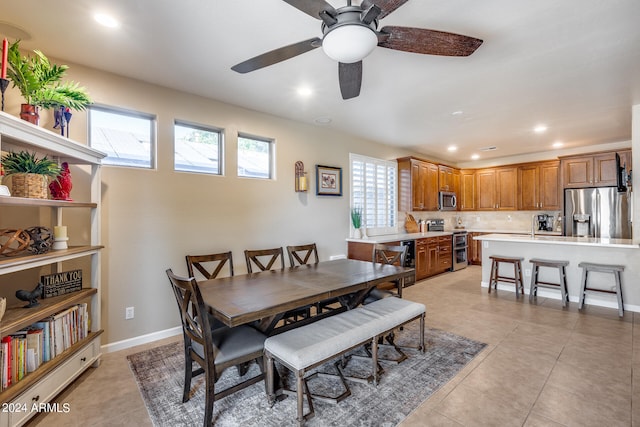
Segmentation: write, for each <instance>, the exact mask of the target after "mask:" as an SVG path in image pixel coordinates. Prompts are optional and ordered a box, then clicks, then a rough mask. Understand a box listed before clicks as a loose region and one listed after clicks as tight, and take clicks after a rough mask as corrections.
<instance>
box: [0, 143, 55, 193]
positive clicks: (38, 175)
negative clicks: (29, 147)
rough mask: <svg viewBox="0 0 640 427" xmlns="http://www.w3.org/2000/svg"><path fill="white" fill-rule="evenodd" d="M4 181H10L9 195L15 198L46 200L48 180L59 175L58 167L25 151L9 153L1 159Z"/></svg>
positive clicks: (45, 157) (44, 158)
mask: <svg viewBox="0 0 640 427" xmlns="http://www.w3.org/2000/svg"><path fill="white" fill-rule="evenodd" d="M2 167H3V169H4V172H5V174H6V176H5V179H9V180H11V194H12V195H13V196H16V197H28V198H33V199H47V198H48V194H47V188H48V186H49V179H50V178H55V177H57V176H58V174H59V173H60V166H58V164H57V163H56V162H55V161H53V160H51V159H48V158H47V156H44V157H42V158H41V159H38V158H36V156H35V154H33V153H28V152H26V151H20V152H19V153H15V152H11V153H8V154H5V155H4V156H3V157H2Z"/></svg>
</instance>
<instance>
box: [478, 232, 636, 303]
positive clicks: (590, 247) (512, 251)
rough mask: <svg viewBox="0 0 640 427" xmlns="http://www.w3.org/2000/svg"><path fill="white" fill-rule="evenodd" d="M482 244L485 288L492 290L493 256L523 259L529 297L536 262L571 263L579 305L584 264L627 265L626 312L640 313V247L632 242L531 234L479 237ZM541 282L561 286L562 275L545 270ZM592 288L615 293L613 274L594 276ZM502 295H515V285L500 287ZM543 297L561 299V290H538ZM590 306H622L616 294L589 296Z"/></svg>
mask: <svg viewBox="0 0 640 427" xmlns="http://www.w3.org/2000/svg"><path fill="white" fill-rule="evenodd" d="M476 240H479V241H481V242H482V282H481V286H482V287H484V288H487V287H488V286H489V277H490V273H491V260H490V259H489V257H490V256H491V255H506V256H517V257H523V258H524V262H523V263H522V269H523V271H524V273H525V274H524V276H525V277H524V282H525V283H524V285H525V293H526V294H527V295H528V294H529V287H530V283H531V269H532V267H531V263H530V262H529V260H530V259H532V258H543V259H551V260H565V261H569V265H568V267H567V287H568V291H569V301H570V302H571V303H576V304H577V303H578V301H579V293H580V282H581V280H582V269H581V268H579V267H578V264H580V263H581V262H593V263H601V264H619V265H624V266H625V270H624V272H623V273H622V295H623V301H624V309H625V310H628V311H637V312H640V287H639V286H638V283H637V278H638V277H640V262H638V260H639V259H640V244H638V242H634V241H632V240H630V239H601V238H592V237H565V236H534V237H532V236H531V235H530V234H521V235H518V234H486V235H482V236H478V237H476ZM508 267H510V266H506V265H504V266H503V267H501V273H502V274H505V273H506V274H507V275H509V274H510V269H509V268H508ZM539 278H540V280H544V281H551V282H558V272H557V270H555V269H549V268H541V269H540V276H539ZM589 285H590V286H591V285H595V287H601V288H603V289H611V288H612V287H613V286H614V280H613V276H612V275H611V274H603V273H590V274H589ZM498 290H499V291H505V290H506V291H511V292H514V291H515V287H514V286H513V284H508V283H499V284H498ZM538 296H539V297H547V298H554V299H558V300H559V299H560V290H559V289H558V290H555V289H545V288H539V289H538ZM585 303H586V304H588V305H589V304H590V305H599V306H603V307H612V308H617V307H618V303H617V301H616V296H615V295H614V294H611V295H609V294H603V293H592V292H587V296H586V299H585Z"/></svg>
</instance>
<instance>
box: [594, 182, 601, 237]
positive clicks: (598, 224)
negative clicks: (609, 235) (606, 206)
mask: <svg viewBox="0 0 640 427" xmlns="http://www.w3.org/2000/svg"><path fill="white" fill-rule="evenodd" d="M600 203H601V200H600V191H598V190H596V208H595V209H594V210H595V212H594V214H595V220H594V223H595V230H594V233H593V237H601V236H602V233H601V232H602V230H601V229H600V227H602V224H601V220H600V214H601V212H600V209H601V205H600Z"/></svg>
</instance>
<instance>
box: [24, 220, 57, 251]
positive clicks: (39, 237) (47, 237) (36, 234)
mask: <svg viewBox="0 0 640 427" xmlns="http://www.w3.org/2000/svg"><path fill="white" fill-rule="evenodd" d="M25 231H26V232H27V233H29V237H31V244H30V245H29V251H30V252H32V253H34V254H43V253H45V252H48V251H49V249H51V245H52V244H53V232H52V231H51V229H50V228H47V227H39V226H36V227H31V228H27V229H26V230H25Z"/></svg>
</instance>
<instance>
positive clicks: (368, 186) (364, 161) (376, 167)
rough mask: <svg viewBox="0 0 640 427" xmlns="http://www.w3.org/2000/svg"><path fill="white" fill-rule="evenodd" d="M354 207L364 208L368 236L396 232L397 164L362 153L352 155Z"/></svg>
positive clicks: (352, 197) (352, 202) (352, 201)
mask: <svg viewBox="0 0 640 427" xmlns="http://www.w3.org/2000/svg"><path fill="white" fill-rule="evenodd" d="M349 163H350V165H351V207H352V208H355V207H360V208H362V212H363V215H362V223H363V227H365V228H366V230H367V234H369V235H377V234H389V233H395V232H396V226H397V222H398V220H397V216H398V214H397V200H398V195H397V192H398V178H397V177H398V164H397V163H396V162H395V161H393V160H392V161H390V160H381V159H375V158H373V157H367V156H362V155H360V154H353V153H350V154H349Z"/></svg>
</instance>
